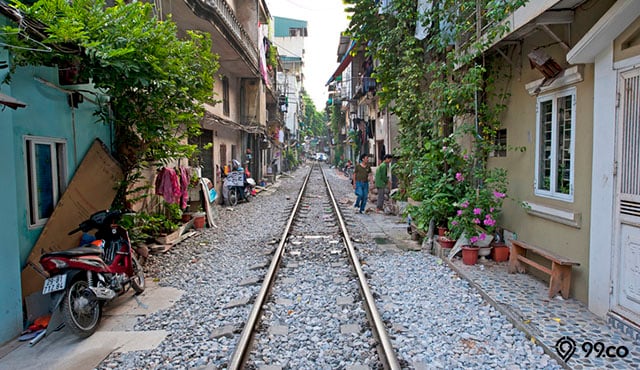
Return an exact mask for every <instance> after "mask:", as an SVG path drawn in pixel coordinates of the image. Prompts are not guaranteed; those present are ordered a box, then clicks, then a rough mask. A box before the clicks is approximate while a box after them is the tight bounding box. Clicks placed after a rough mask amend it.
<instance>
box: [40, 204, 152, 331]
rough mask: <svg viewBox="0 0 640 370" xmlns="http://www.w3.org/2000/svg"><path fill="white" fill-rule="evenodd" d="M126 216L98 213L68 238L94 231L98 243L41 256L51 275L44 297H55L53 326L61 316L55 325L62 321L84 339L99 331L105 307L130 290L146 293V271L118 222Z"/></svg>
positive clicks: (116, 212) (118, 212)
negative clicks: (77, 233) (48, 295)
mask: <svg viewBox="0 0 640 370" xmlns="http://www.w3.org/2000/svg"><path fill="white" fill-rule="evenodd" d="M123 214H124V212H122V211H109V210H105V211H100V212H96V213H94V214H93V215H91V217H90V218H89V219H88V220H86V221H83V222H82V223H81V224H80V226H79V227H78V228H77V229H75V230H73V231H71V232H70V233H69V235H71V234H74V233H76V232H78V231H83V232H85V233H86V232H88V231H91V230H93V229H96V230H97V231H96V233H95V238H96V240H94V241H92V242H91V243H89V244H84V245H82V246H80V247H76V248H72V249H69V250H65V251H59V252H51V253H46V254H43V255H42V256H41V257H40V265H42V267H43V268H44V270H45V271H47V272H48V273H49V276H50V277H49V278H48V279H46V280H45V283H44V288H43V289H42V294H51V298H52V301H53V307H54V309H53V311H52V318H51V322H54V318H55V316H56V315H61V316H62V317H61V318H60V317H58V318H57V320H56V321H58V320H61V321H63V322H64V324H65V325H66V326H67V327H68V328H69V329H70V330H71V332H73V333H74V334H76V335H77V336H79V337H81V338H86V337H88V336H90V335H91V334H93V333H94V332H95V331H96V329H97V327H98V323H99V322H100V318H101V316H102V306H103V305H104V304H105V303H107V302H109V301H110V300H112V299H113V298H115V297H117V296H119V295H121V294H124V293H125V292H126V291H127V290H129V287H131V288H133V290H134V291H135V293H136V294H140V293H142V292H143V291H144V288H145V282H144V272H143V270H142V266H141V265H140V263H139V262H138V260H137V259H136V258H135V256H134V255H133V251H132V248H131V241H130V240H129V234H128V233H127V230H125V229H124V228H123V227H122V226H120V225H118V223H117V222H118V221H119V220H120V218H121V217H122V215H123ZM50 326H51V323H50Z"/></svg>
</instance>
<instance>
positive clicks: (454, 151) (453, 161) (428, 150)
mask: <svg viewBox="0 0 640 370" xmlns="http://www.w3.org/2000/svg"><path fill="white" fill-rule="evenodd" d="M459 153H460V148H459V147H458V145H457V144H456V143H455V141H453V140H452V139H451V138H438V139H433V140H432V141H429V142H426V143H425V144H424V153H423V154H422V157H421V158H422V160H421V161H418V162H414V163H413V166H414V168H413V169H412V170H411V176H409V177H410V178H411V183H410V185H409V189H408V195H409V197H410V198H411V199H413V200H416V201H420V203H418V204H417V205H413V206H412V205H410V206H409V213H410V214H411V218H412V220H413V222H414V223H415V225H416V227H417V228H419V229H422V230H426V229H427V228H428V227H429V223H430V222H431V221H433V222H434V225H435V226H436V227H446V226H447V222H448V219H449V218H450V217H452V216H453V215H454V214H455V211H456V207H455V204H456V202H457V201H459V200H460V199H461V198H462V197H463V196H464V194H465V192H466V187H467V186H468V184H469V183H468V182H467V181H462V180H464V178H463V176H462V175H461V170H460V168H462V167H464V166H465V164H466V162H465V160H464V158H463V157H462V156H461V155H460V154H459ZM404 170H405V171H407V169H406V168H405V169H404Z"/></svg>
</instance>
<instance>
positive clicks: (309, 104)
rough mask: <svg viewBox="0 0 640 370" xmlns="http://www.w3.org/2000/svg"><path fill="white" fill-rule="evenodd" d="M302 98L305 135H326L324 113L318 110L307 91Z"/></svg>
mask: <svg viewBox="0 0 640 370" xmlns="http://www.w3.org/2000/svg"><path fill="white" fill-rule="evenodd" d="M302 99H303V101H304V115H303V116H304V128H303V130H302V131H303V135H304V136H310V137H313V136H315V137H319V136H325V135H326V134H327V126H326V125H325V124H324V114H322V112H319V111H317V108H316V105H315V104H314V103H313V100H312V99H311V97H310V96H309V95H308V94H307V93H306V92H305V93H304V94H303V95H302Z"/></svg>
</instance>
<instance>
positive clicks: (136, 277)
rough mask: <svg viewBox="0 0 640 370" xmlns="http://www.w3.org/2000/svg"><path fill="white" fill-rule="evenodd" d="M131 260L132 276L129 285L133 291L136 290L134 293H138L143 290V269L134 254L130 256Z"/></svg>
mask: <svg viewBox="0 0 640 370" xmlns="http://www.w3.org/2000/svg"><path fill="white" fill-rule="evenodd" d="M131 262H133V276H132V277H131V287H132V288H133V291H134V292H136V295H138V294H140V293H142V292H144V288H145V283H144V271H143V269H142V265H141V264H140V262H138V260H137V259H136V258H135V257H134V256H131Z"/></svg>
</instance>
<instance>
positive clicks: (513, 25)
mask: <svg viewBox="0 0 640 370" xmlns="http://www.w3.org/2000/svg"><path fill="white" fill-rule="evenodd" d="M584 1H585V0H531V1H529V2H528V3H527V4H526V5H524V6H521V7H519V8H517V9H516V10H515V11H512V12H511V13H510V14H509V15H508V16H507V17H506V18H504V19H503V20H502V21H501V22H499V23H500V24H502V25H505V26H508V30H507V31H506V32H505V33H504V34H502V35H501V36H499V37H496V38H495V40H492V41H491V42H490V43H489V44H488V45H485V47H486V48H487V49H488V48H491V47H493V46H495V45H496V44H498V43H499V42H502V41H516V40H520V39H522V38H524V37H526V36H527V35H529V34H530V33H532V32H534V31H536V30H538V29H540V30H542V31H544V32H546V33H549V34H550V36H551V37H552V38H554V39H557V36H555V35H553V34H552V32H551V31H550V30H549V28H548V26H549V25H552V24H570V23H571V22H572V21H573V10H572V9H573V8H575V7H576V6H578V5H580V4H581V3H583V2H584ZM488 3H489V0H478V1H476V6H475V8H466V9H465V8H462V9H460V14H459V18H460V19H461V21H460V22H459V24H462V25H464V28H463V29H462V32H461V36H460V37H459V38H458V40H456V49H457V50H459V52H460V53H469V52H473V51H470V50H469V49H468V48H469V47H470V46H471V45H472V44H473V43H474V42H476V41H483V40H488V39H490V38H494V36H493V35H490V34H489V30H491V29H493V28H494V27H493V26H495V25H497V24H498V22H496V21H491V19H493V18H494V17H491V15H492V14H496V12H500V13H501V12H502V11H503V9H500V8H491V9H488V7H487V4H488ZM495 3H496V2H495V1H494V2H493V4H495ZM482 51H485V50H482Z"/></svg>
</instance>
